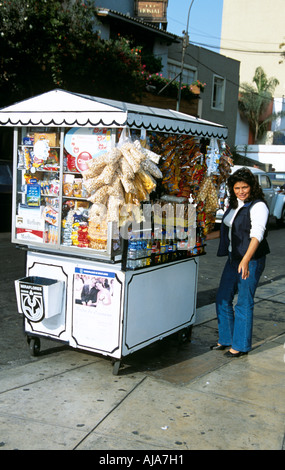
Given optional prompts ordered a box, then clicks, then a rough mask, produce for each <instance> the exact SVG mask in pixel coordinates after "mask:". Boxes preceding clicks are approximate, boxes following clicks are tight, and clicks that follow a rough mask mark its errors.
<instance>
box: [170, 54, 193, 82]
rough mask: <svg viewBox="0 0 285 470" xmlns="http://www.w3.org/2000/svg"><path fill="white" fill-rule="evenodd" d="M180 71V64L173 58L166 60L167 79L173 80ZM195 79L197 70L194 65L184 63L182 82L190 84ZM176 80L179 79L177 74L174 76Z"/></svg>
mask: <svg viewBox="0 0 285 470" xmlns="http://www.w3.org/2000/svg"><path fill="white" fill-rule="evenodd" d="M180 71H181V64H180V63H179V62H176V61H174V60H169V61H168V71H167V78H168V79H169V80H173V79H174V78H175V77H177V75H178V74H179V73H180ZM196 79H197V70H196V69H195V67H191V66H190V65H184V67H183V72H182V83H187V85H191V83H193V82H195V80H196ZM176 81H179V76H178V77H177V78H176Z"/></svg>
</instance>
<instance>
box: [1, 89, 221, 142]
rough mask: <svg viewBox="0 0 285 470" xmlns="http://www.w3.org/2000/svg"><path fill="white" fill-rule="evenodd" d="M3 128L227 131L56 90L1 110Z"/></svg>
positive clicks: (166, 111)
mask: <svg viewBox="0 0 285 470" xmlns="http://www.w3.org/2000/svg"><path fill="white" fill-rule="evenodd" d="M0 125H2V126H10V127H11V126H13V127H16V126H48V127H130V128H136V129H142V128H143V129H147V130H152V131H156V132H167V133H174V134H191V135H196V136H201V137H217V138H219V139H225V138H226V137H227V134H228V130H227V127H225V126H222V125H220V124H216V123H213V122H209V121H205V120H203V119H199V118H196V117H194V116H190V115H188V114H184V113H180V112H177V111H173V110H170V109H161V108H153V107H149V106H142V105H137V104H132V103H125V102H121V101H114V100H108V99H105V98H98V97H95V96H88V95H83V94H79V93H72V92H68V91H65V90H53V91H49V92H47V93H43V94H42V95H39V96H35V97H33V98H30V99H27V100H24V101H21V102H19V103H16V104H13V105H11V106H8V107H6V108H3V109H1V110H0Z"/></svg>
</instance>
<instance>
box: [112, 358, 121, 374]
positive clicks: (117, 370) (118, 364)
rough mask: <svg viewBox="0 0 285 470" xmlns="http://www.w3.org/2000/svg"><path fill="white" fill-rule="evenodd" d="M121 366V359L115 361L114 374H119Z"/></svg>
mask: <svg viewBox="0 0 285 470" xmlns="http://www.w3.org/2000/svg"><path fill="white" fill-rule="evenodd" d="M120 366H121V361H114V362H113V375H118V373H119V369H120Z"/></svg>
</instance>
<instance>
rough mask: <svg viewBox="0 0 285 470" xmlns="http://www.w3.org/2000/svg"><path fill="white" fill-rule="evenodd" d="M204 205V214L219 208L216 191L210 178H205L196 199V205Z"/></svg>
mask: <svg viewBox="0 0 285 470" xmlns="http://www.w3.org/2000/svg"><path fill="white" fill-rule="evenodd" d="M200 201H202V202H204V203H205V212H215V211H216V210H217V209H218V207H219V200H218V195H217V190H216V188H215V185H214V183H213V181H212V178H211V177H209V176H208V177H206V178H205V179H204V180H203V182H202V185H201V188H200V190H199V192H198V194H197V197H196V203H198V202H200Z"/></svg>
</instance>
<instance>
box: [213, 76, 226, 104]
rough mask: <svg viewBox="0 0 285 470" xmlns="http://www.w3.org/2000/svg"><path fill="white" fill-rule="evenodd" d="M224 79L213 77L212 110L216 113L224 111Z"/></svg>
mask: <svg viewBox="0 0 285 470" xmlns="http://www.w3.org/2000/svg"><path fill="white" fill-rule="evenodd" d="M225 83H226V81H225V79H224V78H222V77H218V76H217V75H214V80H213V90H212V108H213V109H217V110H218V111H224V101H225Z"/></svg>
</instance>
